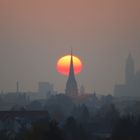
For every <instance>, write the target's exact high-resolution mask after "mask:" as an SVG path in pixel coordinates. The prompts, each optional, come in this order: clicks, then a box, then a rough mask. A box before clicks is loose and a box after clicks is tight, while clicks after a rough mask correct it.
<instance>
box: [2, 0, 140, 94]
mask: <svg viewBox="0 0 140 140" xmlns="http://www.w3.org/2000/svg"><path fill="white" fill-rule="evenodd" d="M71 46H72V47H73V49H74V54H75V55H77V56H79V57H80V58H81V60H82V61H83V64H84V68H83V71H82V73H81V74H80V75H78V76H77V77H76V78H77V81H78V85H79V86H80V85H81V84H83V85H85V88H86V91H87V92H92V91H93V90H94V89H93V88H95V89H96V91H97V93H99V94H108V93H113V86H114V85H115V84H116V83H123V81H124V67H125V65H124V64H125V60H126V58H127V56H128V54H129V52H132V54H133V56H134V59H135V63H136V70H138V69H140V63H139V60H140V1H139V0H0V90H4V91H9V90H11V91H12V90H15V83H16V80H19V81H20V83H21V89H22V90H24V91H35V90H37V83H38V81H49V82H51V83H54V85H55V89H56V90H58V91H64V89H65V83H66V80H67V77H65V76H62V75H60V74H58V73H57V71H56V62H57V60H58V59H59V58H60V57H62V56H63V55H67V54H69V53H70V48H71Z"/></svg>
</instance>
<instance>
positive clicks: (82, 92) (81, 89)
mask: <svg viewBox="0 0 140 140" xmlns="http://www.w3.org/2000/svg"><path fill="white" fill-rule="evenodd" d="M84 94H85V87H84V86H83V85H82V86H81V87H80V95H84Z"/></svg>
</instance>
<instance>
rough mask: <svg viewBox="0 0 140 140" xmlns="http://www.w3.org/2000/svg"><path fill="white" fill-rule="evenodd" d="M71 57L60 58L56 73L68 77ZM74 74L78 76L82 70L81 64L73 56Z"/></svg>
mask: <svg viewBox="0 0 140 140" xmlns="http://www.w3.org/2000/svg"><path fill="white" fill-rule="evenodd" d="M70 61H71V55H66V56H63V57H61V58H60V59H59V60H58V62H57V71H58V72H59V73H61V74H63V75H69V70H70ZM73 66H74V73H75V74H78V73H80V72H81V70H82V62H81V60H80V59H79V58H78V57H77V56H73Z"/></svg>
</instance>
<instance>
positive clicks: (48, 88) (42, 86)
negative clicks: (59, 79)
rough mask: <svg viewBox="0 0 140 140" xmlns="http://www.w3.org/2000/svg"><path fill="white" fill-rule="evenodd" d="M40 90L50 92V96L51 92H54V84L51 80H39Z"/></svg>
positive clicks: (40, 91)
mask: <svg viewBox="0 0 140 140" xmlns="http://www.w3.org/2000/svg"><path fill="white" fill-rule="evenodd" d="M38 92H39V93H45V94H48V96H49V95H50V94H53V92H54V88H53V84H50V83H49V82H39V84H38Z"/></svg>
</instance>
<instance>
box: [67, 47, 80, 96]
mask: <svg viewBox="0 0 140 140" xmlns="http://www.w3.org/2000/svg"><path fill="white" fill-rule="evenodd" d="M65 92H66V95H68V96H72V97H73V96H77V95H78V87H77V82H76V79H75V74H74V66H73V53H72V50H71V60H70V70H69V76H68V80H67V83H66V90H65Z"/></svg>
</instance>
